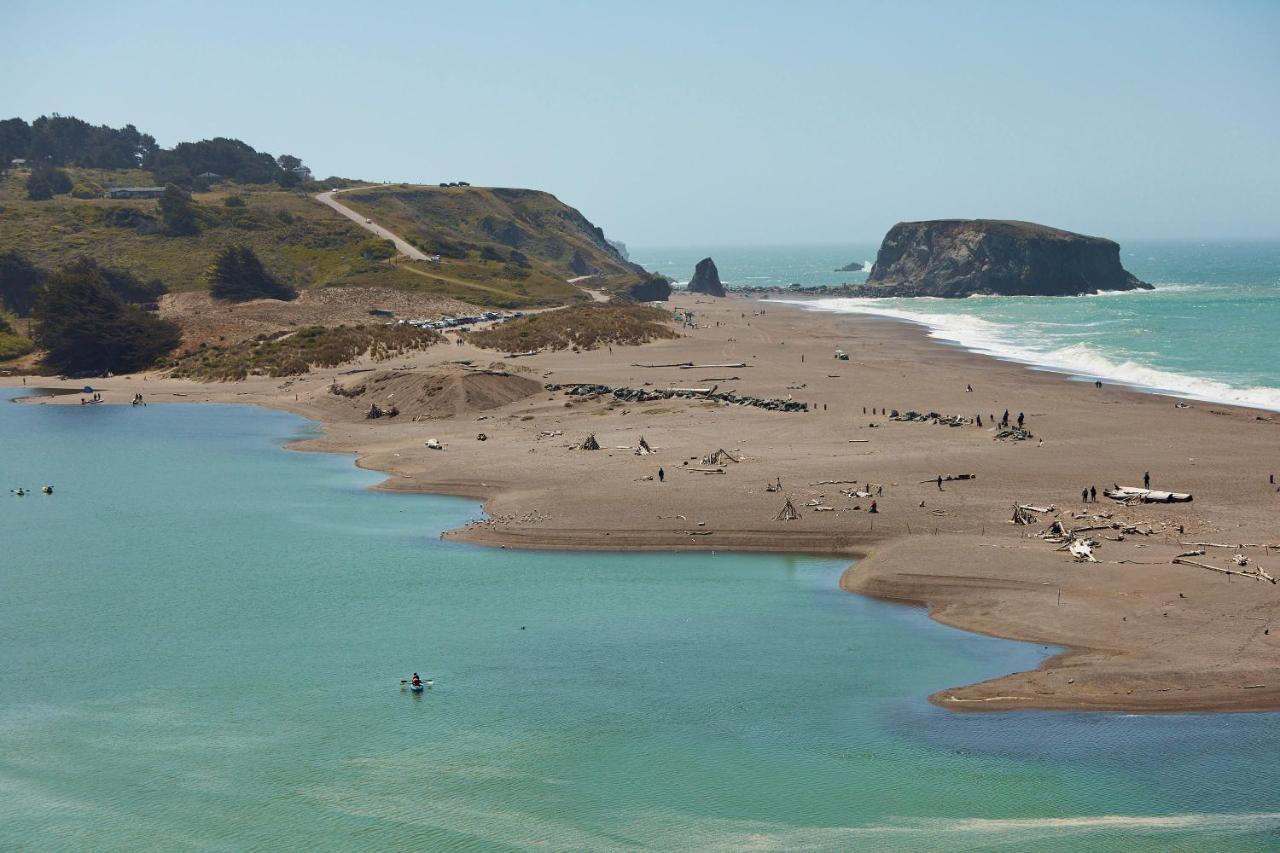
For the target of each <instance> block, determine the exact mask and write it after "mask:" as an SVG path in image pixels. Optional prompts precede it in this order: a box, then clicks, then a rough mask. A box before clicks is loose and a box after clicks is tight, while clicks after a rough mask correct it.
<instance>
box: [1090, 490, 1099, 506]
mask: <svg viewBox="0 0 1280 853" xmlns="http://www.w3.org/2000/svg"><path fill="white" fill-rule="evenodd" d="M1089 502H1090V503H1095V504H1096V503H1097V502H1098V487H1097V486H1090V487H1089Z"/></svg>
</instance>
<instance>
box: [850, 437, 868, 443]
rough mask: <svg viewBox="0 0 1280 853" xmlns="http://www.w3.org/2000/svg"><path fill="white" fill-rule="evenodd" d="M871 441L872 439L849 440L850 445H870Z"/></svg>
mask: <svg viewBox="0 0 1280 853" xmlns="http://www.w3.org/2000/svg"><path fill="white" fill-rule="evenodd" d="M870 441H871V439H869V438H851V439H849V443H850V444H868V443H870Z"/></svg>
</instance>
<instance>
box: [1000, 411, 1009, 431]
mask: <svg viewBox="0 0 1280 853" xmlns="http://www.w3.org/2000/svg"><path fill="white" fill-rule="evenodd" d="M1008 425H1009V410H1008V409H1005V410H1004V417H1002V418H1000V426H1002V427H1007V426H1008Z"/></svg>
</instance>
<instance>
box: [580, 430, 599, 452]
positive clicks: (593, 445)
mask: <svg viewBox="0 0 1280 853" xmlns="http://www.w3.org/2000/svg"><path fill="white" fill-rule="evenodd" d="M578 448H579V449H581V450H599V449H600V442H598V441H596V434H595V433H594V432H593V433H591V434H590V435H588V436H587V437H586V438H584V439H583V440H582V444H580V445H578Z"/></svg>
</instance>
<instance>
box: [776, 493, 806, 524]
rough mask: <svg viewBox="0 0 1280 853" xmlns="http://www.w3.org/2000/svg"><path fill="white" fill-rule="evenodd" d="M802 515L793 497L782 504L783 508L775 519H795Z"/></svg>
mask: <svg viewBox="0 0 1280 853" xmlns="http://www.w3.org/2000/svg"><path fill="white" fill-rule="evenodd" d="M799 517H800V513H799V512H797V511H796V505H795V504H793V503H792V502H791V498H787V502H786V503H785V504H783V505H782V509H780V510H779V511H778V514H777V515H776V516H774V519H773V520H774V521H795V520H796V519H798V518H799Z"/></svg>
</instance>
